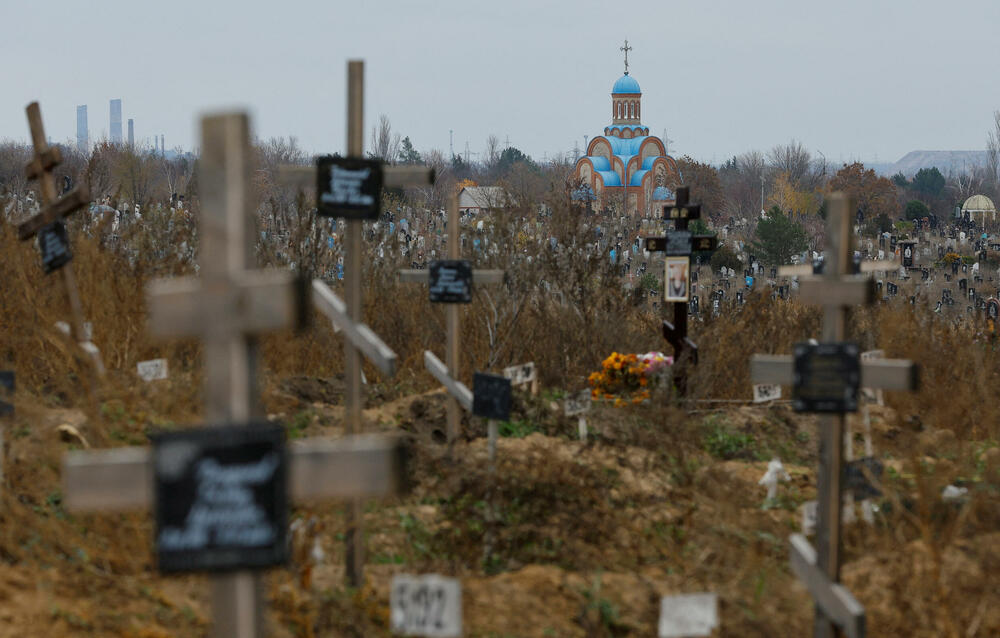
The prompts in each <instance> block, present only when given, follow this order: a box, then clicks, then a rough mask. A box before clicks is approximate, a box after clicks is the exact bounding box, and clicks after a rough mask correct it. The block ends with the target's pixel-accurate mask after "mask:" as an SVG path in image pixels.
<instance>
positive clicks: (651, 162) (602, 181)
mask: <svg viewBox="0 0 1000 638" xmlns="http://www.w3.org/2000/svg"><path fill="white" fill-rule="evenodd" d="M622 50H623V51H625V75H623V76H621V77H620V78H618V81H617V82H615V84H614V86H613V87H612V89H611V125H610V126H606V127H604V135H598V136H597V137H595V138H594V139H592V140H590V143H589V144H587V153H586V155H584V156H583V157H581V158H580V159H578V160H577V162H576V167H575V168H574V169H573V175H572V179H573V183H574V184H577V185H579V187H580V189H582V191H583V192H585V193H587V195H588V196H589V197H588V199H593V200H594V205H595V208H597V209H603V208H617V209H618V210H623V208H624V211H625V214H627V215H630V216H639V217H659V216H660V215H661V210H662V207H663V205H664V204H668V203H673V201H674V193H673V190H671V188H670V187H671V186H675V185H677V184H679V183H680V182H681V179H680V175H679V173H678V171H677V164H676V162H674V158H672V157H670V156H669V155H667V151H666V147H665V146H664V144H663V141H662V140H661V139H660V138H658V137H656V136H655V135H650V134H649V127H648V126H643V124H642V120H641V115H642V91H641V90H640V88H639V83H638V82H637V81H636V80H635V78H634V77H632V76H631V75H629V71H628V52H629V51H630V50H631V47H629V46H628V40H626V41H625V46H624V47H622Z"/></svg>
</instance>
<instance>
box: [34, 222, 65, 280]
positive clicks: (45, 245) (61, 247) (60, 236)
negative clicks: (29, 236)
mask: <svg viewBox="0 0 1000 638" xmlns="http://www.w3.org/2000/svg"><path fill="white" fill-rule="evenodd" d="M38 249H39V250H40V251H41V252H42V269H43V270H44V271H45V274H46V275H47V274H49V273H50V272H55V271H57V270H59V269H60V268H62V267H63V266H65V265H66V264H68V263H69V262H70V260H71V259H73V254H72V253H71V252H70V250H69V235H68V234H67V233H66V224H65V223H64V222H62V221H54V222H52V223H51V224H48V225H46V226H43V227H42V229H41V230H39V231H38Z"/></svg>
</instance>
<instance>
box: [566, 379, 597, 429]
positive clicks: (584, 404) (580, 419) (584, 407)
mask: <svg viewBox="0 0 1000 638" xmlns="http://www.w3.org/2000/svg"><path fill="white" fill-rule="evenodd" d="M592 402H593V401H592V399H591V394H590V390H587V389H583V390H580V391H579V392H577V393H576V394H573V395H570V396H569V397H568V398H567V399H566V402H565V403H564V404H563V411H564V412H565V414H566V416H575V417H577V422H576V429H577V433H578V434H579V435H580V440H581V441H586V440H587V412H590V407H591V403H592Z"/></svg>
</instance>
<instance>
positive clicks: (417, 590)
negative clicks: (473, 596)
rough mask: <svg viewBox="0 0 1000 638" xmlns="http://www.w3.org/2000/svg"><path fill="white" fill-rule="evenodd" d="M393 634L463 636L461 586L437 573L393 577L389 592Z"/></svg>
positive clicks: (434, 637) (434, 636)
mask: <svg viewBox="0 0 1000 638" xmlns="http://www.w3.org/2000/svg"><path fill="white" fill-rule="evenodd" d="M389 599H390V600H389V608H390V614H389V615H390V624H391V625H392V631H393V633H398V634H402V635H404V636H428V637H432V638H453V637H457V636H461V635H462V586H461V583H459V581H458V580H456V579H454V578H443V577H441V576H438V575H436V574H430V575H427V576H422V577H421V576H410V575H408V574H400V575H398V576H394V577H393V579H392V590H391V593H390V595H389Z"/></svg>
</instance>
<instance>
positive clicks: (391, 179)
mask: <svg viewBox="0 0 1000 638" xmlns="http://www.w3.org/2000/svg"><path fill="white" fill-rule="evenodd" d="M436 179H437V173H436V172H435V170H434V169H433V168H432V167H430V166H419V165H417V166H385V167H383V168H382V185H383V186H385V187H386V188H404V187H406V186H424V185H427V184H433V183H434V181H435V180H436ZM278 181H279V182H281V183H282V184H287V185H289V186H296V187H298V188H306V187H312V186H316V167H314V166H289V165H283V166H279V167H278Z"/></svg>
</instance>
